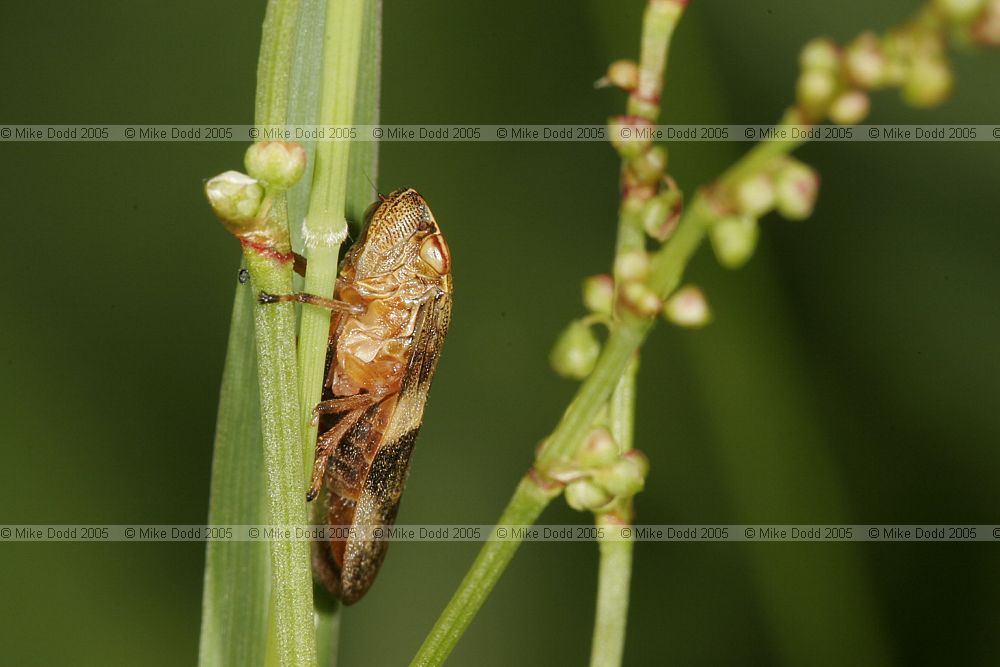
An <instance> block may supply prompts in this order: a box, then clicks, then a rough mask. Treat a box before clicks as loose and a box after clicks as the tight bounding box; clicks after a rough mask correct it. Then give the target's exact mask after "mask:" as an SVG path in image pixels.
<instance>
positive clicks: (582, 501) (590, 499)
mask: <svg viewBox="0 0 1000 667" xmlns="http://www.w3.org/2000/svg"><path fill="white" fill-rule="evenodd" d="M611 500H612V496H611V494H610V493H608V491H607V489H605V488H604V487H603V486H601V485H599V484H595V483H594V482H592V481H591V480H589V479H578V480H576V481H575V482H570V483H569V484H567V485H566V504H567V505H569V506H570V507H572V508H573V509H575V510H577V511H580V512H591V511H594V510H596V509H599V508H601V507H604V506H605V505H607V504H608V503H609V502H611Z"/></svg>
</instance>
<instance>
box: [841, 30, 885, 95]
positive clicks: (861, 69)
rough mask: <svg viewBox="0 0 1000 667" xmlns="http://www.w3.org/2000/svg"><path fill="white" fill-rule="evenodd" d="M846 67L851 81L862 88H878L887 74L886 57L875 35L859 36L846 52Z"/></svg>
mask: <svg viewBox="0 0 1000 667" xmlns="http://www.w3.org/2000/svg"><path fill="white" fill-rule="evenodd" d="M844 67H845V69H846V70H847V75H848V77H850V79H851V81H853V82H854V83H855V84H857V85H858V86H860V87H861V88H867V89H872V88H877V87H879V86H880V85H882V82H883V77H884V74H885V56H884V55H883V53H882V44H881V42H880V41H879V38H878V36H877V35H875V33H872V32H866V33H864V34H862V35H859V36H858V38H857V39H855V40H854V41H853V42H852V43H851V44H850V45H849V46H848V47H847V49H846V50H845V52H844Z"/></svg>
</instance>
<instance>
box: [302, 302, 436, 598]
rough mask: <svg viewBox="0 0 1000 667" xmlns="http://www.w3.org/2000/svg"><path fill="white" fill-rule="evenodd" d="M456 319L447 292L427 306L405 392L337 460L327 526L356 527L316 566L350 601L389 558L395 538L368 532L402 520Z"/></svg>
mask: <svg viewBox="0 0 1000 667" xmlns="http://www.w3.org/2000/svg"><path fill="white" fill-rule="evenodd" d="M450 318H451V295H450V294H448V293H447V292H441V293H439V294H438V295H437V297H436V298H432V299H429V300H428V301H427V302H425V303H424V304H422V305H421V306H420V310H419V311H418V313H417V318H416V322H415V328H414V342H413V353H412V355H411V357H410V359H409V363H408V364H407V373H406V376H405V377H404V379H403V383H402V388H401V389H400V392H399V394H398V395H397V396H392V397H389V398H387V399H386V400H385V401H383V402H382V403H380V404H378V405H376V406H372V407H371V408H369V409H368V410H366V411H365V414H364V415H362V417H361V418H360V419H359V420H358V423H357V424H356V425H355V426H354V427H352V428H351V430H349V431H348V432H347V433H346V434H345V435H344V438H343V440H342V441H341V443H340V444H339V445H338V446H337V451H336V453H335V454H334V457H333V459H332V460H331V462H330V467H329V469H328V473H327V477H328V479H327V486H328V494H329V497H328V516H327V521H328V525H351V526H352V527H353V528H354V530H355V532H354V533H353V536H352V537H349V538H348V539H346V540H330V542H329V543H328V544H327V548H326V549H321V552H322V553H318V554H316V557H317V559H319V560H321V562H317V563H316V570H317V574H318V575H319V577H320V579H321V580H322V581H323V583H324V584H325V585H326V586H327V588H329V589H330V590H331V592H333V593H334V594H335V595H337V597H339V598H340V599H341V600H342V601H343V602H344V603H345V604H352V603H354V602H357V601H358V600H360V599H361V597H362V596H364V594H365V593H366V592H367V591H368V589H369V588H370V587H371V585H372V582H374V580H375V576H376V575H377V574H378V569H379V566H381V564H382V561H383V560H384V559H385V554H386V550H387V548H388V546H389V545H388V542H387V541H385V540H384V539H381V540H371V539H368V537H370V536H371V535H373V534H378V533H376V532H375V531H377V530H386V529H388V528H391V527H392V525H393V524H394V523H395V522H396V513H397V511H398V510H399V500H400V497H401V496H402V494H403V488H404V487H405V485H406V477H407V474H408V473H409V470H410V457H411V455H412V453H413V446H414V444H415V443H416V439H417V433H418V432H419V430H420V423H421V421H422V418H423V411H424V404H425V403H426V400H427V392H428V390H429V389H430V383H431V380H432V378H433V376H434V371H435V369H436V368H437V362H438V358H439V356H440V353H441V346H442V344H443V342H444V337H445V334H446V333H447V331H448V324H449V321H450ZM366 464H367V465H366ZM382 534H383V535H385V534H386V533H385V532H383V533H382Z"/></svg>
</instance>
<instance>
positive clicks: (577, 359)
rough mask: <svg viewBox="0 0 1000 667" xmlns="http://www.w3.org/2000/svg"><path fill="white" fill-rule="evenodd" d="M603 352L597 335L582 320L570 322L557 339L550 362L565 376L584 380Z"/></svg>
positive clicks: (557, 371) (550, 355)
mask: <svg viewBox="0 0 1000 667" xmlns="http://www.w3.org/2000/svg"><path fill="white" fill-rule="evenodd" d="M600 354H601V344H600V342H598V340H597V336H595V335H594V332H593V331H591V330H590V327H588V326H587V325H586V324H584V323H583V322H581V321H580V320H574V321H573V322H570V324H569V326H567V327H566V328H565V329H564V330H563V332H562V333H561V334H560V335H559V338H558V339H557V340H556V344H555V346H553V348H552V352H551V353H550V354H549V363H550V364H552V368H553V369H555V371H556V373H558V374H559V375H561V376H563V377H568V378H573V379H575V380H582V379H583V378H585V377H587V376H588V375H590V372H591V371H592V370H594V365H595V364H596V363H597V358H598V357H599V356H600Z"/></svg>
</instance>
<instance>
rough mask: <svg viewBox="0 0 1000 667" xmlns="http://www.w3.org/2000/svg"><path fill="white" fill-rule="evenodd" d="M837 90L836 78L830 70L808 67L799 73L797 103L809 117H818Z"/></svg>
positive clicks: (824, 111) (821, 114) (824, 110)
mask: <svg viewBox="0 0 1000 667" xmlns="http://www.w3.org/2000/svg"><path fill="white" fill-rule="evenodd" d="M836 92H837V79H836V77H835V76H834V74H833V73H832V72H826V71H824V70H819V69H809V70H805V71H804V72H802V74H800V75H799V80H798V83H797V84H796V95H797V99H798V102H799V104H800V105H801V106H802V107H803V108H804V109H805V110H806V111H807V112H808V113H809V115H810V116H811V117H814V118H820V117H822V116H823V114H824V113H826V109H827V107H828V106H829V104H830V102H831V100H833V96H834V95H835V94H836Z"/></svg>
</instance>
